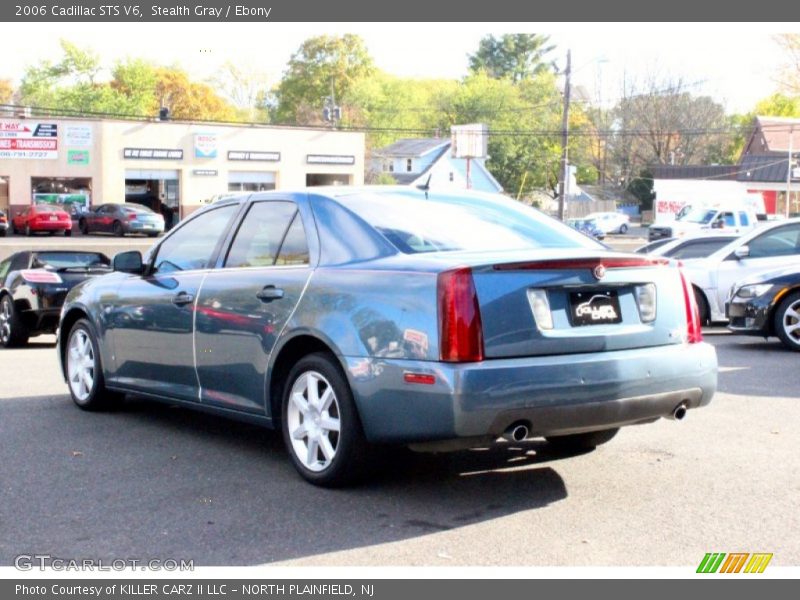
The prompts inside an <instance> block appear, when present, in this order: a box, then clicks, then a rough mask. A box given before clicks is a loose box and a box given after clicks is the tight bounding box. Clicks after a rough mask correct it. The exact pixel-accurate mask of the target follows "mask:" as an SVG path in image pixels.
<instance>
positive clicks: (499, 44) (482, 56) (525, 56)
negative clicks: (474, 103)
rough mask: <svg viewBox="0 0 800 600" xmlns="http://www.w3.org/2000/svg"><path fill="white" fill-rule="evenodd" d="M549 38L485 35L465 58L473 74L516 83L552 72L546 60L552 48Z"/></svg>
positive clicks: (527, 35)
mask: <svg viewBox="0 0 800 600" xmlns="http://www.w3.org/2000/svg"><path fill="white" fill-rule="evenodd" d="M549 40H550V38H549V36H546V35H540V34H536V33H515V34H505V35H502V36H500V37H499V38H496V37H494V36H493V35H488V36H486V37H484V38H482V39H481V41H480V44H479V46H478V50H477V52H475V54H472V55H470V57H469V68H470V71H472V72H473V73H477V72H479V71H485V72H486V73H487V74H488V75H489V77H492V78H493V79H503V78H508V79H511V80H512V81H513V82H515V83H519V82H520V81H522V80H523V79H528V78H530V77H533V76H535V75H539V74H541V73H543V72H545V71H547V70H552V66H551V64H550V63H548V62H546V61H545V59H546V56H547V54H549V53H550V52H551V51H552V50H553V49H554V48H555V46H548V45H547V42H548V41H549Z"/></svg>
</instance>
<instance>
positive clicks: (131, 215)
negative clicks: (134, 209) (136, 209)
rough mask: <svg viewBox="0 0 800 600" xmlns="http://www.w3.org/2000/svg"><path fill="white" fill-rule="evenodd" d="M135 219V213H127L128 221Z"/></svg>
mask: <svg viewBox="0 0 800 600" xmlns="http://www.w3.org/2000/svg"><path fill="white" fill-rule="evenodd" d="M135 220H136V215H135V214H133V213H131V214H130V215H128V221H135Z"/></svg>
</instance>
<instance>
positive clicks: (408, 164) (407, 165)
mask: <svg viewBox="0 0 800 600" xmlns="http://www.w3.org/2000/svg"><path fill="white" fill-rule="evenodd" d="M413 164H414V161H412V160H411V159H410V158H408V159H406V171H408V172H409V173H411V169H412V167H413Z"/></svg>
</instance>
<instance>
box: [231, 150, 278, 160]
mask: <svg viewBox="0 0 800 600" xmlns="http://www.w3.org/2000/svg"><path fill="white" fill-rule="evenodd" d="M280 159H281V153H280V152H249V151H246V150H231V151H230V152H228V160H257V161H264V162H278V161H279V160H280Z"/></svg>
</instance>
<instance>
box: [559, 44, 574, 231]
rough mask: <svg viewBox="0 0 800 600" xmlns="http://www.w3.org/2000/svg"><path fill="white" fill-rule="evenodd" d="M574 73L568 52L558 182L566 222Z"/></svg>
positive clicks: (560, 201)
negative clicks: (570, 108)
mask: <svg viewBox="0 0 800 600" xmlns="http://www.w3.org/2000/svg"><path fill="white" fill-rule="evenodd" d="M571 73H572V51H571V50H567V69H566V70H565V71H564V75H565V77H566V79H565V81H564V114H563V116H562V118H561V169H560V173H559V180H558V219H559V220H560V221H563V220H564V204H565V203H566V193H567V178H568V177H569V171H568V169H569V162H568V158H569V157H568V155H567V146H568V144H569V94H570V75H571Z"/></svg>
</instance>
